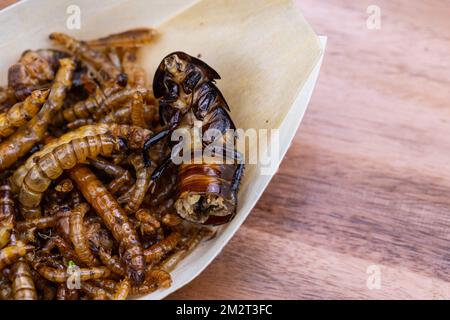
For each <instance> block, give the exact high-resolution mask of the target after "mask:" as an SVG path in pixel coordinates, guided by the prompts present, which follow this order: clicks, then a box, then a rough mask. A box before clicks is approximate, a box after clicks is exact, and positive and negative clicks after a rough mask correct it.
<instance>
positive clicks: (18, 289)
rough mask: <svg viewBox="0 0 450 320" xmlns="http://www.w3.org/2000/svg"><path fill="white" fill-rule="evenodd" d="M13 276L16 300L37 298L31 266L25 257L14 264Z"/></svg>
mask: <svg viewBox="0 0 450 320" xmlns="http://www.w3.org/2000/svg"><path fill="white" fill-rule="evenodd" d="M11 277H12V279H13V280H12V289H13V296H14V300H37V293H36V288H35V286H34V281H33V278H32V276H31V272H30V267H29V266H28V264H27V263H26V262H25V261H23V259H22V260H21V261H18V262H16V263H15V264H14V265H13V267H12V269H11Z"/></svg>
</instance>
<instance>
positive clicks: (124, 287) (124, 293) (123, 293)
mask: <svg viewBox="0 0 450 320" xmlns="http://www.w3.org/2000/svg"><path fill="white" fill-rule="evenodd" d="M130 290H131V284H130V281H128V279H124V280H122V281H121V282H120V283H119V284H118V285H117V288H116V290H115V291H114V295H113V297H112V299H113V300H125V299H126V298H127V297H128V294H129V293H130Z"/></svg>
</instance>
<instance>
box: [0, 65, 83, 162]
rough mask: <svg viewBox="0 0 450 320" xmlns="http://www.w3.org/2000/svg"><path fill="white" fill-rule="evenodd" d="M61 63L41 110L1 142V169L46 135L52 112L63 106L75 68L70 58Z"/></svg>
mask: <svg viewBox="0 0 450 320" xmlns="http://www.w3.org/2000/svg"><path fill="white" fill-rule="evenodd" d="M60 64H61V66H60V68H59V69H58V72H57V74H56V76H55V80H54V82H53V84H52V87H51V90H50V93H49V96H48V98H47V101H46V102H45V103H44V106H43V107H42V108H41V110H40V111H39V112H38V113H37V114H36V115H35V116H34V117H33V118H32V119H31V120H30V121H29V122H28V123H27V124H26V125H25V126H23V127H20V129H19V130H17V131H16V132H15V133H14V134H12V135H11V136H9V137H8V138H7V139H6V140H4V141H3V142H2V143H0V170H5V169H8V168H9V167H10V166H12V165H13V164H14V163H15V162H16V161H17V160H19V159H20V158H21V157H23V156H24V155H26V154H27V153H28V151H30V150H31V148H33V146H34V145H35V144H37V143H38V142H39V141H41V140H42V139H43V138H44V137H45V134H46V131H47V127H48V125H49V123H50V120H51V118H52V114H53V113H54V112H57V111H58V110H59V109H60V108H61V106H62V103H63V100H64V98H65V96H66V92H67V90H68V88H69V87H70V84H71V79H72V73H73V70H74V63H73V61H72V60H70V59H61V60H60Z"/></svg>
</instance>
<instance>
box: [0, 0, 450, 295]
mask: <svg viewBox="0 0 450 320" xmlns="http://www.w3.org/2000/svg"><path fill="white" fill-rule="evenodd" d="M12 2H14V1H4V0H0V7H4V6H6V5H8V4H10V3H12ZM370 4H376V5H378V6H379V7H380V9H381V29H380V30H369V29H368V28H367V26H366V20H367V18H368V14H367V12H366V10H367V7H368V6H369V5H370ZM298 8H299V10H301V11H302V12H303V14H304V15H305V17H306V18H307V20H308V21H309V22H310V23H311V25H312V26H313V28H314V29H315V31H316V32H317V33H318V34H322V35H327V36H328V47H327V52H326V55H325V59H324V65H323V68H322V72H321V75H320V79H319V82H318V84H317V87H316V89H315V92H314V95H313V98H312V101H311V103H310V106H309V109H308V111H307V113H306V116H305V118H304V121H303V123H302V125H301V128H300V130H299V132H298V133H297V135H296V137H295V139H294V141H293V144H292V146H291V148H290V150H289V151H288V153H287V155H286V158H285V159H284V161H283V163H282V165H281V167H280V169H279V172H278V173H277V175H276V176H275V177H274V178H273V180H272V182H271V183H270V185H269V187H268V188H267V190H266V192H265V193H264V195H263V196H262V198H261V200H260V201H259V202H258V204H257V206H256V207H255V209H254V210H253V212H252V213H251V215H250V216H249V218H248V219H247V220H246V222H245V223H244V224H243V226H242V227H241V229H240V230H239V231H238V233H237V234H236V235H235V237H234V238H233V239H232V240H231V242H230V243H229V244H228V246H226V248H225V249H224V250H223V252H222V253H221V254H220V255H219V256H218V258H217V259H216V260H215V261H214V262H213V263H212V264H211V265H210V266H209V267H208V268H207V269H206V270H205V271H204V272H203V273H202V274H201V275H200V276H199V277H198V278H197V279H195V280H194V281H193V282H191V283H190V284H189V285H187V286H186V287H184V288H183V289H181V290H179V291H178V292H176V293H174V294H172V295H171V296H170V298H172V299H274V298H280V299H343V298H350V299H365V298H369V299H419V298H425V299H450V275H449V270H450V251H449V245H450V232H449V231H450V227H449V225H450V210H449V208H450V156H449V150H450V58H449V57H450V36H449V35H448V30H450V20H449V19H448V12H449V11H450V2H449V1H447V0H441V1H438V0H429V1H419V0H397V1H388V0H377V1H373V0H371V1H365V0H364V1H354V0H345V1H344V0H327V1H325V0H323V1H314V0H301V1H298ZM378 276H379V277H378ZM377 280H379V281H377ZM368 282H369V286H368Z"/></svg>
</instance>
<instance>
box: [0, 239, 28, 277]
mask: <svg viewBox="0 0 450 320" xmlns="http://www.w3.org/2000/svg"><path fill="white" fill-rule="evenodd" d="M33 249H34V247H33V246H30V245H25V244H24V243H22V242H21V241H18V242H17V243H16V244H13V245H10V246H8V247H5V248H3V249H2V250H0V271H1V270H3V268H5V267H6V266H9V265H11V264H13V263H14V262H16V261H17V260H18V259H19V258H21V257H23V256H24V255H25V254H26V253H27V252H29V251H31V250H33Z"/></svg>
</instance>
